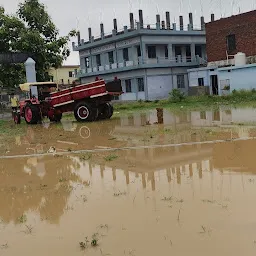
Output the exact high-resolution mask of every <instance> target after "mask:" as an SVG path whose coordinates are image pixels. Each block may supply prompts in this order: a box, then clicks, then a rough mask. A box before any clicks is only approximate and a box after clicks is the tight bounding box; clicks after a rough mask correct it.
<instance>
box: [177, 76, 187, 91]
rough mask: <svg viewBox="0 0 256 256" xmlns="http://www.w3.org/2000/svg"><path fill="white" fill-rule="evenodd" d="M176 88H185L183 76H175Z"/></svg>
mask: <svg viewBox="0 0 256 256" xmlns="http://www.w3.org/2000/svg"><path fill="white" fill-rule="evenodd" d="M177 88H178V89H182V88H185V77H184V75H177Z"/></svg>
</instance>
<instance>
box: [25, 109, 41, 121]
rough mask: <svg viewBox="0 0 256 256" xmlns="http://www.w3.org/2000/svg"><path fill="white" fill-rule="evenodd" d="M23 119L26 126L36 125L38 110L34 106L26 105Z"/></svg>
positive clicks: (38, 116)
mask: <svg viewBox="0 0 256 256" xmlns="http://www.w3.org/2000/svg"><path fill="white" fill-rule="evenodd" d="M24 117H25V120H26V122H27V124H37V123H38V121H39V120H40V113H39V108H38V107H37V106H35V105H31V104H28V105H27V106H26V107H25V111H24Z"/></svg>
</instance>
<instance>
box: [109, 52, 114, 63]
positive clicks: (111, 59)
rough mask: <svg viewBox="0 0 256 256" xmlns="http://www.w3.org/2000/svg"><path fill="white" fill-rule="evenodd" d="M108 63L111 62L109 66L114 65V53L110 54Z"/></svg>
mask: <svg viewBox="0 0 256 256" xmlns="http://www.w3.org/2000/svg"><path fill="white" fill-rule="evenodd" d="M108 61H109V64H113V63H114V53H113V52H109V53H108Z"/></svg>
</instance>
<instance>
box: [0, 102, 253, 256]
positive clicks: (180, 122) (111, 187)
mask: <svg viewBox="0 0 256 256" xmlns="http://www.w3.org/2000/svg"><path fill="white" fill-rule="evenodd" d="M21 127H22V128H17V127H15V126H14V127H13V129H18V130H17V132H14V133H9V132H6V133H4V134H1V137H0V255H1V256H6V255H7V256H9V255H26V256H30V255H31V256H32V255H33V256H34V255H37V256H45V255H61V256H70V255H95V256H96V255H99V256H101V255H105V256H107V255H115V256H122V255H124V256H144V255H145V256H155V255H195V256H198V255H199V256H201V255H202V256H205V255H212V256H215V255H225V256H226V255H237V256H240V255H256V217H255V213H256V206H255V202H256V157H255V152H256V110H255V109H249V108H247V109H232V108H229V107H223V108H220V109H219V110H214V111H193V112H180V113H176V114H175V113H172V112H170V111H169V110H161V109H158V110H152V111H147V112H135V113H134V114H124V115H121V116H114V118H113V119H112V120H110V121H105V122H95V123H87V124H80V123H77V122H74V121H68V120H63V121H62V123H60V124H54V123H47V122H45V123H43V124H41V125H36V126H26V125H25V124H23V125H22V126H21Z"/></svg>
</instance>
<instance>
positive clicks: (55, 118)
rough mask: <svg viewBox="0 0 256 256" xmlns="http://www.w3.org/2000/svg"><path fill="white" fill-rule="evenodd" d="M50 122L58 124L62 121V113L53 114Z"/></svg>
mask: <svg viewBox="0 0 256 256" xmlns="http://www.w3.org/2000/svg"><path fill="white" fill-rule="evenodd" d="M49 119H50V121H51V122H57V123H58V122H60V121H61V119H62V113H58V114H54V115H53V116H52V117H49Z"/></svg>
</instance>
